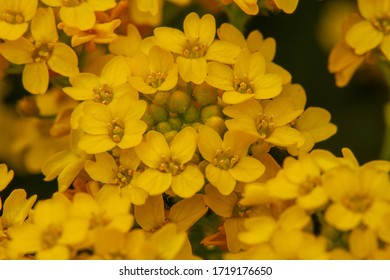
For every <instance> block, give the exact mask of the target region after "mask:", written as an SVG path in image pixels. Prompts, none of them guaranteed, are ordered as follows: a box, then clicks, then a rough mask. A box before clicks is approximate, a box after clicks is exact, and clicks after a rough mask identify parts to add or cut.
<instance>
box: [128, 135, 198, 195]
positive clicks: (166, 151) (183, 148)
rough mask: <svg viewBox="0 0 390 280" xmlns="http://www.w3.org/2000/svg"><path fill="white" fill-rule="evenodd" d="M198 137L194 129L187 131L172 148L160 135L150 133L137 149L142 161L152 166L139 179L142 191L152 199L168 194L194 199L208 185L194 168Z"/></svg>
mask: <svg viewBox="0 0 390 280" xmlns="http://www.w3.org/2000/svg"><path fill="white" fill-rule="evenodd" d="M196 139H197V135H196V132H195V130H194V129H193V128H191V127H186V128H184V129H182V130H181V131H180V132H179V133H177V134H176V136H175V138H173V140H172V142H171V144H170V145H168V143H167V141H166V140H165V137H164V136H163V135H162V134H161V133H158V132H156V131H149V132H148V133H147V134H146V139H145V141H143V142H142V143H141V144H139V145H138V146H136V147H135V151H136V153H137V155H138V157H139V158H140V159H141V161H142V162H143V163H144V164H145V165H146V166H148V167H149V168H147V169H146V170H145V171H144V172H142V173H141V175H140V177H139V181H138V184H139V187H141V188H143V189H144V190H145V191H147V192H148V193H149V195H158V194H161V193H163V192H165V191H167V190H168V188H169V187H171V188H172V191H173V192H174V193H175V194H177V195H178V196H181V197H191V196H193V195H194V194H195V193H196V192H197V191H199V190H200V189H201V188H202V187H203V184H204V177H203V174H202V173H201V172H200V170H199V168H198V167H197V166H195V165H193V164H191V160H192V158H193V156H194V153H195V150H196Z"/></svg>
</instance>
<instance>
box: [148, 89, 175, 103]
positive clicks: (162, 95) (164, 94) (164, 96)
mask: <svg viewBox="0 0 390 280" xmlns="http://www.w3.org/2000/svg"><path fill="white" fill-rule="evenodd" d="M170 96H171V93H170V92H169V91H159V92H157V93H156V95H155V96H154V98H153V101H152V102H153V103H154V104H158V105H164V104H167V102H168V99H169V97H170Z"/></svg>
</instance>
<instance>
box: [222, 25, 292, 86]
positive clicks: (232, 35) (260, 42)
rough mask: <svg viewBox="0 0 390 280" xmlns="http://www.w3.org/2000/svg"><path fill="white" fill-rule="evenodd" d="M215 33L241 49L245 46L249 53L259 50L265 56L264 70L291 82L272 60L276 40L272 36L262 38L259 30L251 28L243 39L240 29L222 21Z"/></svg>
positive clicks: (285, 81) (289, 75)
mask: <svg viewBox="0 0 390 280" xmlns="http://www.w3.org/2000/svg"><path fill="white" fill-rule="evenodd" d="M217 34H218V38H219V39H221V40H222V41H227V42H231V43H233V44H235V45H237V46H239V47H240V48H241V49H245V48H247V49H248V50H249V51H250V52H251V53H255V52H261V53H262V54H263V55H264V58H265V69H266V72H267V73H274V74H279V75H281V76H282V83H283V84H287V83H290V82H291V74H290V73H289V72H288V71H287V70H285V69H284V68H282V67H281V66H279V65H278V64H276V63H274V62H273V61H272V60H273V59H274V58H275V54H276V41H275V39H274V38H272V37H268V38H265V39H264V36H263V34H261V32H260V31H258V30H253V31H251V32H250V33H249V35H248V37H247V38H246V39H245V37H244V35H243V34H242V33H241V31H240V30H238V29H237V28H236V27H235V26H234V25H232V24H230V23H223V24H222V25H221V26H220V27H219V28H218V30H217Z"/></svg>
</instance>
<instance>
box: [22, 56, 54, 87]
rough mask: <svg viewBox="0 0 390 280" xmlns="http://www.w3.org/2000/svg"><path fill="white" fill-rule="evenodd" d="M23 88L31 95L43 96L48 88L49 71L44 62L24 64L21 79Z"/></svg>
mask: <svg viewBox="0 0 390 280" xmlns="http://www.w3.org/2000/svg"><path fill="white" fill-rule="evenodd" d="M22 82H23V87H24V88H25V89H26V90H27V91H28V92H31V93H33V94H43V93H45V92H46V91H47V88H48V87H49V70H48V69H47V66H46V62H38V63H31V64H26V65H25V66H24V70H23V77H22Z"/></svg>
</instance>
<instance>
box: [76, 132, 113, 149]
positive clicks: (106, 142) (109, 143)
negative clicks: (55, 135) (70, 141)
mask: <svg viewBox="0 0 390 280" xmlns="http://www.w3.org/2000/svg"><path fill="white" fill-rule="evenodd" d="M115 146H116V143H115V142H114V141H113V140H112V139H111V138H110V137H109V136H108V135H90V134H84V135H83V136H82V137H81V139H80V142H79V148H80V149H81V150H83V151H85V152H86V153H88V154H98V153H102V152H106V151H109V150H111V149H112V148H114V147H115Z"/></svg>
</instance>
